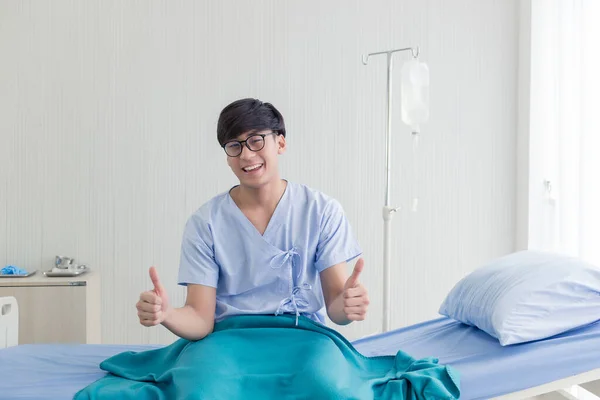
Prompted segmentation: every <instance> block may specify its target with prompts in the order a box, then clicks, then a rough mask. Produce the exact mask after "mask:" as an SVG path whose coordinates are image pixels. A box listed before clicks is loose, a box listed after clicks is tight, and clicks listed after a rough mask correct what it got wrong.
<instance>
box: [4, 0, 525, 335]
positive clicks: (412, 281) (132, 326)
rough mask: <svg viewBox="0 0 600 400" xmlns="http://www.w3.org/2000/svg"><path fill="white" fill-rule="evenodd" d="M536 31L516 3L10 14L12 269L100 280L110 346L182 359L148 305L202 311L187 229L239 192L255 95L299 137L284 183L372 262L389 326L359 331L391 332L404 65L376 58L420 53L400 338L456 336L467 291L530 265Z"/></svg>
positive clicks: (76, 8)
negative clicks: (442, 307)
mask: <svg viewBox="0 0 600 400" xmlns="http://www.w3.org/2000/svg"><path fill="white" fill-rule="evenodd" d="M517 32H518V4H517V1H516V0H512V1H492V0H486V1H481V0H477V1H476V0H472V1H451V2H448V1H441V0H438V1H434V0H430V1H417V0H414V1H402V2H401V1H392V0H389V1H388V0H377V1H368V2H367V1H354V2H348V1H341V0H339V1H328V2H322V1H302V2H300V1H298V2H291V1H288V2H282V1H274V0H273V1H253V2H237V1H235V2H234V1H220V2H208V1H191V0H190V1H171V2H169V3H168V5H167V3H166V2H159V1H130V2H120V1H110V0H102V1H99V0H97V1H86V2H72V1H65V0H54V1H52V2H33V1H19V2H2V3H0V55H1V56H0V57H1V62H0V113H1V117H0V140H1V142H0V143H1V145H0V163H1V164H0V165H1V169H0V188H1V192H0V263H5V264H6V263H11V264H17V265H20V266H23V267H25V268H30V269H35V268H38V269H43V268H49V267H50V266H51V263H52V260H53V257H54V255H56V254H62V255H69V256H73V257H76V258H77V259H79V260H81V261H85V262H87V263H88V264H89V265H90V266H92V267H93V268H97V269H99V270H100V271H101V273H102V284H103V287H102V296H103V307H102V312H103V315H102V321H103V331H102V334H103V340H104V342H106V343H147V342H163V343H168V342H170V341H171V340H172V339H173V337H172V336H171V335H170V334H169V333H168V332H167V331H166V330H165V329H162V328H157V329H146V328H143V327H141V326H139V325H138V323H137V320H136V310H135V302H136V300H137V297H138V294H139V292H140V291H142V290H146V289H147V288H149V287H150V281H149V278H148V275H147V269H148V267H149V266H150V265H156V266H158V268H159V272H160V274H161V276H162V278H163V280H164V282H165V284H166V286H167V287H168V288H169V290H170V292H171V294H172V297H173V298H174V301H175V302H176V303H181V302H182V301H183V299H184V296H183V294H184V292H183V290H181V289H177V288H176V275H177V263H178V259H179V242H180V238H181V232H182V228H183V224H184V222H185V220H186V218H187V217H188V215H189V214H190V213H192V212H193V211H194V210H195V209H196V208H197V207H198V206H199V205H200V204H201V203H202V202H204V201H206V200H208V199H209V198H210V197H211V196H212V195H214V194H216V193H218V192H220V191H224V190H227V189H228V187H229V186H230V185H231V184H233V183H234V182H235V181H234V179H233V175H232V174H231V172H230V171H229V170H228V168H227V165H226V162H225V155H224V154H223V153H222V150H221V149H220V148H219V147H218V146H217V142H216V139H215V124H216V120H217V116H218V113H219V111H220V110H221V108H222V107H223V106H224V105H226V104H227V103H229V102H230V101H232V100H234V99H237V98H240V97H246V96H255V97H259V98H261V99H263V100H266V101H271V102H273V103H274V104H275V105H276V106H277V107H279V108H280V110H281V111H282V112H283V114H284V116H285V117H286V119H287V126H288V131H289V142H288V143H289V145H290V148H289V152H288V153H287V154H286V155H285V156H284V158H283V160H282V162H283V169H284V176H285V177H286V178H288V179H291V180H296V181H301V182H303V183H306V184H308V185H310V186H313V187H315V188H318V189H321V190H324V191H326V192H327V193H328V194H330V195H332V196H334V197H336V198H338V199H339V200H340V201H341V203H342V204H343V205H344V207H345V209H346V211H347V214H348V217H349V218H350V220H351V222H352V224H353V226H354V228H355V231H356V233H357V236H358V239H359V240H360V242H361V244H362V246H363V248H364V250H365V258H366V262H367V264H366V271H365V273H364V278H363V281H364V283H365V284H366V285H367V286H368V287H369V289H370V291H371V296H372V307H371V313H370V315H369V319H368V321H366V322H364V323H361V324H355V325H353V326H351V327H349V328H344V329H342V332H344V333H346V334H347V335H348V336H349V337H350V338H354V337H358V336H361V335H364V334H368V333H372V332H375V331H377V330H378V329H379V327H380V324H381V298H380V294H381V288H382V283H381V260H382V256H381V251H382V248H381V241H382V220H381V207H382V205H383V200H384V199H383V197H384V169H383V168H384V167H383V165H384V164H383V163H384V141H383V139H384V132H385V60H384V58H379V59H373V60H372V62H370V64H369V66H363V65H362V63H361V62H360V57H361V55H362V54H364V53H366V52H372V51H378V50H383V49H389V48H396V47H405V46H412V45H420V47H421V59H422V60H423V61H425V62H427V63H428V64H429V67H430V70H431V121H430V123H428V124H427V125H425V126H424V127H423V129H422V140H421V146H420V149H419V153H418V168H417V170H418V175H415V174H413V172H414V168H413V164H412V161H411V160H412V159H411V154H412V153H411V142H410V140H411V138H410V134H409V131H408V129H407V128H406V127H404V126H402V125H401V124H400V112H399V108H397V109H396V110H395V115H394V124H395V136H394V142H393V146H394V159H393V160H394V164H393V175H392V176H393V181H394V185H393V187H392V198H393V201H394V202H395V203H396V204H398V205H402V206H403V207H404V209H403V210H402V212H400V213H398V214H397V215H396V216H395V217H394V220H393V225H394V226H393V240H394V241H395V243H397V244H398V246H397V247H396V248H395V249H394V251H393V254H392V256H393V259H394V260H395V262H394V266H393V272H392V278H393V280H394V282H393V287H394V294H393V303H394V304H393V316H392V326H393V327H400V326H404V325H407V324H412V323H415V322H418V321H422V320H424V319H428V318H432V317H436V315H437V308H438V306H439V303H440V302H441V301H442V299H443V296H444V294H445V293H446V292H447V291H448V290H449V289H450V288H451V287H452V285H453V284H454V283H455V282H456V281H457V280H458V279H460V278H461V277H462V276H464V274H466V273H467V272H468V271H470V270H472V269H473V268H474V267H476V266H477V265H478V264H479V263H481V262H483V261H485V260H488V259H490V258H492V257H495V256H497V255H501V254H505V253H508V252H510V251H511V250H512V249H513V248H514V242H515V216H516V211H515V202H516V189H515V182H516V159H515V158H516V157H515V156H516V129H517V111H516V109H517V102H516V99H517V88H516V85H517V55H518V38H517ZM406 57H408V55H407V54H404V55H400V56H399V57H397V58H396V59H395V60H396V66H397V69H396V77H395V78H396V81H395V82H396V86H395V88H394V90H395V93H396V96H395V101H396V104H397V105H399V86H398V83H399V81H400V79H399V72H400V71H399V69H400V66H401V63H402V62H403V61H404V60H406ZM415 181H416V184H415ZM413 193H418V194H419V196H420V208H419V210H418V212H417V213H411V212H410V211H409V205H410V204H409V203H410V202H409V200H410V198H411V196H412V194H413ZM48 300H49V301H51V300H52V299H48ZM40 307H43V304H42V305H40Z"/></svg>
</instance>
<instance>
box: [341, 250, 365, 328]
mask: <svg viewBox="0 0 600 400" xmlns="http://www.w3.org/2000/svg"><path fill="white" fill-rule="evenodd" d="M364 266H365V262H364V260H363V259H362V258H359V259H358V261H357V262H356V265H355V266H354V271H352V275H350V278H348V280H347V281H346V284H345V285H344V293H343V296H344V314H345V315H346V318H347V319H348V320H350V321H363V320H364V319H365V317H366V315H367V308H368V306H369V295H368V293H367V289H366V288H365V287H364V286H363V285H362V284H361V283H360V282H359V280H358V277H359V276H360V273H361V272H362V270H363V268H364Z"/></svg>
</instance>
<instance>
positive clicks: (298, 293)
mask: <svg viewBox="0 0 600 400" xmlns="http://www.w3.org/2000/svg"><path fill="white" fill-rule="evenodd" d="M361 253H362V251H361V249H360V247H359V245H358V243H357V241H356V239H355V237H354V235H353V232H352V229H351V227H350V224H349V222H348V220H347V218H346V216H345V214H344V211H343V209H342V207H341V205H340V204H339V202H337V201H336V200H335V199H333V198H331V197H329V196H327V195H325V194H323V193H321V192H319V191H316V190H313V189H311V188H309V187H307V186H304V185H301V184H296V183H293V182H288V184H287V187H286V190H285V192H284V194H283V196H282V197H281V199H280V201H279V203H278V205H277V208H276V209H275V212H274V213H273V216H272V217H271V220H270V221H269V224H268V226H267V228H266V230H265V232H264V234H262V235H261V234H260V232H259V231H258V230H257V229H256V228H255V227H254V225H253V224H252V222H250V220H249V219H248V218H247V217H246V216H245V215H244V214H243V213H242V211H241V210H240V209H239V208H238V206H237V205H236V203H235V202H234V201H233V199H232V198H231V196H230V194H229V191H228V192H226V193H222V194H220V195H218V196H216V197H214V198H212V199H211V200H210V201H208V202H207V203H206V204H204V205H203V206H202V207H200V208H199V209H198V210H197V211H196V212H195V213H194V214H193V215H192V216H191V217H190V218H189V220H188V222H187V223H186V225H185V230H184V235H183V241H182V249H181V262H180V268H179V280H178V281H179V284H180V285H187V284H201V285H206V286H211V287H215V288H217V299H216V300H217V303H216V312H215V321H216V322H219V321H221V320H223V319H224V318H226V317H229V316H233V315H244V314H274V315H279V314H283V313H292V314H295V315H296V316H299V315H303V316H305V317H307V318H309V319H311V320H314V321H317V322H321V323H324V322H325V301H324V298H323V294H322V290H321V283H320V280H319V273H320V272H322V271H323V270H325V269H326V268H328V267H330V266H333V265H335V264H338V263H341V262H347V261H350V260H352V259H354V258H356V257H357V256H359V255H360V254H361Z"/></svg>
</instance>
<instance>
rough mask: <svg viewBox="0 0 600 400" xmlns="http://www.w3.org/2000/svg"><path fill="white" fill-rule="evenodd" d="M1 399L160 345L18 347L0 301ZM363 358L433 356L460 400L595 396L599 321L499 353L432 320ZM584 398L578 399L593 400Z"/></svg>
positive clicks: (90, 378) (65, 395) (44, 389)
mask: <svg viewBox="0 0 600 400" xmlns="http://www.w3.org/2000/svg"><path fill="white" fill-rule="evenodd" d="M0 310H2V311H1V312H0V348H2V347H4V348H3V349H0V398H2V399H38V400H45V399H48V400H49V399H53V400H67V399H71V398H72V397H73V395H74V394H75V393H76V392H77V391H79V390H80V389H82V388H84V387H85V386H87V385H88V384H90V383H92V382H94V381H96V380H97V379H99V378H101V377H102V376H104V374H105V373H104V372H103V371H101V370H100V369H99V368H98V365H99V364H100V362H101V361H102V360H104V359H106V358H108V357H110V356H112V355H115V354H117V353H120V352H123V351H143V350H149V349H155V348H158V347H160V345H109V344H102V345H93V344H33V345H18V343H17V339H16V338H17V337H18V304H17V303H16V300H15V299H14V298H12V297H8V298H0ZM353 344H354V346H355V347H356V349H357V350H359V351H360V352H361V353H363V354H365V355H367V356H374V355H387V354H395V352H396V351H397V350H400V349H401V350H403V351H405V352H407V353H409V354H410V355H412V356H413V357H416V358H422V357H430V356H433V357H436V358H438V359H439V362H440V363H441V364H448V365H452V366H453V367H454V368H455V369H456V370H457V371H458V372H459V373H460V379H461V399H489V398H497V399H502V400H508V399H525V398H535V396H539V395H542V394H544V393H553V395H552V396H555V397H548V395H546V396H545V397H539V398H540V399H541V398H545V399H550V398H567V399H572V398H576V397H574V396H573V395H572V394H571V392H569V391H568V390H565V388H570V387H572V386H573V385H579V387H580V388H581V389H580V392H583V393H585V394H589V393H596V394H600V322H597V323H593V324H590V325H587V326H584V327H581V328H578V329H575V330H572V331H570V332H566V333H563V334H560V335H557V336H554V337H552V338H548V339H545V340H540V341H537V342H532V343H526V344H519V345H513V346H500V344H499V343H498V341H497V340H495V339H493V338H492V337H491V336H489V335H487V334H486V333H485V332H483V331H481V330H479V329H477V328H474V327H471V326H467V325H464V324H462V323H459V322H456V321H454V320H452V319H449V318H445V317H443V318H437V319H433V320H430V321H426V322H423V323H420V324H416V325H412V326H409V327H405V328H402V329H397V330H394V331H390V332H387V333H384V334H378V335H374V336H370V337H366V338H362V339H359V340H356V341H354V342H353ZM591 396H592V397H583V400H586V399H590V398H591V399H593V398H594V397H593V395H591Z"/></svg>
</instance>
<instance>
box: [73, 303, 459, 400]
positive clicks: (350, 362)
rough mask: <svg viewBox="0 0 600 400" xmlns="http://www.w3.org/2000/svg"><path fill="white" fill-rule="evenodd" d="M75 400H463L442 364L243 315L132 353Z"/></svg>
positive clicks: (290, 321) (303, 322)
mask: <svg viewBox="0 0 600 400" xmlns="http://www.w3.org/2000/svg"><path fill="white" fill-rule="evenodd" d="M100 368H101V369H103V370H105V371H107V372H109V374H107V375H106V376H104V377H103V378H101V379H99V380H97V381H96V382H94V383H92V384H90V385H89V386H87V387H86V388H84V389H82V390H81V391H79V392H78V393H77V394H76V395H75V398H74V399H75V400H86V399H160V400H162V399H165V400H187V399H189V400H192V399H211V400H218V399H227V400H235V399H311V400H321V399H323V400H326V399H344V400H347V399H381V400H392V399H398V400H400V399H457V398H459V395H460V390H459V378H458V375H457V373H456V371H455V370H453V369H452V368H451V367H449V366H443V365H439V364H438V360H437V359H434V358H426V359H421V360H415V359H414V358H412V357H410V356H409V355H408V354H406V353H404V352H402V351H398V353H397V354H396V355H395V356H382V357H365V356H363V355H361V354H360V353H359V352H358V351H357V350H356V349H354V347H353V346H352V344H351V343H350V342H348V341H347V340H346V339H345V338H344V337H343V336H342V335H341V334H339V333H338V332H336V331H334V330H333V329H330V328H327V327H325V326H323V325H320V324H318V323H315V322H313V321H311V320H309V319H307V318H303V317H301V318H300V320H299V322H298V325H296V317H295V316H288V315H280V316H277V317H275V316H265V315H259V316H239V317H232V318H229V319H226V320H224V321H221V322H219V323H217V324H216V325H215V329H214V332H213V333H212V334H210V335H209V336H207V337H206V338H204V339H202V340H199V341H195V342H192V341H188V340H185V339H179V340H177V341H175V342H174V343H172V344H171V345H169V346H165V347H162V348H159V349H155V350H148V351H143V352H137V353H136V352H124V353H120V354H117V355H115V356H113V357H110V358H108V359H106V360H105V361H103V362H102V363H101V364H100Z"/></svg>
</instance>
